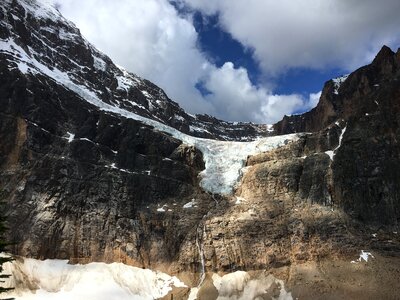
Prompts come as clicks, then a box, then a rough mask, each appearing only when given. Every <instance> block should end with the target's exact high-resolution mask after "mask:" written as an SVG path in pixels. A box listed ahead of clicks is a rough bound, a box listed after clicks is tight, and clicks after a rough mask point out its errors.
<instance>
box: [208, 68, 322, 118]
mask: <svg viewBox="0 0 400 300" xmlns="http://www.w3.org/2000/svg"><path fill="white" fill-rule="evenodd" d="M203 83H204V87H205V88H206V89H207V90H208V91H209V92H210V94H208V95H207V96H205V97H206V99H207V100H209V101H210V102H211V103H213V104H214V107H215V113H216V114H217V115H225V116H227V120H230V121H235V120H244V121H256V122H259V123H274V122H277V121H279V120H280V119H281V118H282V116H283V115H285V114H291V113H293V112H297V111H304V110H308V109H311V108H313V107H314V106H316V105H317V103H318V100H319V97H320V96H321V92H319V93H315V94H314V93H312V94H310V95H309V97H308V98H305V97H303V96H302V95H299V94H292V95H274V94H272V93H271V91H270V90H268V89H266V88H263V87H257V86H254V85H253V84H252V83H251V81H250V79H249V76H248V74H247V71H246V69H244V68H237V69H235V67H234V65H233V64H232V63H230V62H227V63H225V64H224V65H223V66H222V67H221V68H213V69H212V70H211V71H210V72H209V74H208V77H207V78H206V80H205V81H204V82H203Z"/></svg>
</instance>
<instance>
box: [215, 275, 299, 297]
mask: <svg viewBox="0 0 400 300" xmlns="http://www.w3.org/2000/svg"><path fill="white" fill-rule="evenodd" d="M212 280H213V284H214V286H215V288H216V289H217V291H218V298H217V300H227V299H237V300H247V299H261V298H263V295H265V293H266V292H268V290H269V289H270V288H271V287H272V286H273V284H275V285H276V286H277V287H279V295H277V296H276V297H275V298H273V299H276V300H293V297H292V295H291V293H288V292H287V291H286V290H285V285H284V282H283V280H280V279H277V278H275V277H274V276H273V275H271V274H270V275H268V276H267V277H262V278H258V279H251V278H250V275H249V274H248V273H247V272H244V271H236V272H234V273H230V274H226V275H224V276H222V277H221V276H219V275H218V274H213V275H212Z"/></svg>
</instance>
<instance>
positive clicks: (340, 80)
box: [332, 74, 350, 95]
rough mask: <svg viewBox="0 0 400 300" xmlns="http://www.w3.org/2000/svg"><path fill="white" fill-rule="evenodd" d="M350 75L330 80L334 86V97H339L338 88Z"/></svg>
mask: <svg viewBox="0 0 400 300" xmlns="http://www.w3.org/2000/svg"><path fill="white" fill-rule="evenodd" d="M349 75H350V74H347V75H343V76H340V77H337V78H334V79H332V81H333V84H334V90H333V93H334V94H336V95H339V88H340V86H341V85H342V83H343V82H345V81H346V79H347V77H349Z"/></svg>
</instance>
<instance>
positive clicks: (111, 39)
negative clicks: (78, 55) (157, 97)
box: [53, 0, 400, 123]
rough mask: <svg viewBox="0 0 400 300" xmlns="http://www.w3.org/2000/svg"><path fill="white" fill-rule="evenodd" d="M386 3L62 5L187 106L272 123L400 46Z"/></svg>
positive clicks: (90, 35) (184, 0)
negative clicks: (327, 84)
mask: <svg viewBox="0 0 400 300" xmlns="http://www.w3.org/2000/svg"><path fill="white" fill-rule="evenodd" d="M53 1H56V0H53ZM383 2H384V3H383ZM383 2H380V1H375V0H374V1H372V0H363V1H356V0H346V1H345V0H324V1H321V0H280V1H274V0H118V1H107V0H86V1H83V2H82V1H79V0H63V1H62V2H61V1H59V8H60V11H61V13H63V14H64V15H65V16H66V17H67V18H69V19H71V20H72V21H73V22H75V24H76V25H77V27H78V28H80V30H81V32H82V33H83V35H84V36H85V37H86V38H87V39H88V40H89V41H90V42H91V43H93V44H94V45H95V46H97V47H98V48H99V49H100V50H102V51H103V52H104V53H106V54H107V55H109V56H110V57H111V58H112V59H113V60H114V61H115V62H116V63H117V64H119V65H121V66H123V67H125V68H126V69H128V70H129V71H131V72H133V73H136V74H138V75H139V76H142V77H144V78H146V79H149V80H151V81H153V82H154V83H156V84H157V85H159V86H160V87H162V88H163V89H164V90H165V91H166V93H167V94H168V96H169V97H170V98H171V99H173V100H175V101H177V102H178V103H179V104H180V105H181V106H182V107H183V108H184V109H186V110H187V111H188V112H190V113H207V114H211V115H214V116H216V117H218V118H221V119H224V120H229V121H253V122H257V123H274V122H276V121H278V120H280V119H281V118H282V117H283V115H284V114H293V113H299V112H302V111H307V110H309V109H311V108H312V107H314V106H315V105H316V103H317V101H318V98H319V95H320V94H319V93H320V91H321V89H322V87H323V84H324V82H325V81H327V80H329V79H330V78H334V77H337V76H339V75H342V74H346V73H349V72H351V71H353V70H354V69H356V68H358V67H360V66H362V65H365V64H367V63H369V62H371V60H372V59H373V58H374V56H375V55H376V53H377V52H378V51H379V49H380V48H381V47H382V45H384V44H386V45H388V46H390V47H392V49H393V50H396V49H397V48H398V47H399V46H400V31H399V30H398V28H400V18H399V17H398V12H399V11H400V1H398V0H385V1H383ZM76 7H79V9H76Z"/></svg>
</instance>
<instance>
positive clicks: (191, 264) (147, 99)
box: [0, 0, 400, 299]
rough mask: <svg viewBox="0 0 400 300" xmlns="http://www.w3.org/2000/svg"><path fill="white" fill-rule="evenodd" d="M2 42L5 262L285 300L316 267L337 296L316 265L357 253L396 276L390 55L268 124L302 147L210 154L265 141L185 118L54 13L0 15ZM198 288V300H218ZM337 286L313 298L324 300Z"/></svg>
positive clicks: (398, 60) (0, 171) (399, 90)
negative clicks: (43, 263)
mask: <svg viewBox="0 0 400 300" xmlns="http://www.w3.org/2000/svg"><path fill="white" fill-rule="evenodd" d="M0 39H1V40H0V139H1V141H2V142H1V143H0V187H1V189H2V195H3V197H4V198H5V199H6V200H7V203H8V211H7V214H8V220H9V226H10V227H11V234H10V238H11V241H12V242H13V243H14V246H13V249H12V250H13V253H14V254H17V255H21V256H27V257H35V258H41V259H43V258H63V259H68V260H70V262H72V263H87V262H91V261H104V262H115V261H118V262H124V263H126V264H129V265H134V266H140V267H146V268H157V269H161V270H164V271H168V272H170V273H174V274H181V275H182V276H183V277H182V278H186V280H187V282H188V284H190V285H192V286H195V285H197V284H198V283H199V275H205V274H206V273H207V272H218V271H220V272H232V271H236V270H246V271H249V270H252V271H254V272H259V271H260V270H268V272H272V273H274V274H275V275H276V276H277V277H279V278H282V279H284V280H285V281H286V282H287V283H289V284H290V288H292V289H293V291H296V289H297V292H296V293H298V294H294V295H300V294H301V292H302V291H308V290H307V287H306V286H305V285H304V283H298V281H297V279H298V277H299V278H306V277H307V276H309V273H307V270H306V269H304V266H306V265H305V264H307V263H309V264H318V263H319V262H321V261H324V264H322V265H318V268H319V269H318V272H317V271H315V272H316V273H315V274H317V275H315V276H319V277H318V278H321V277H323V276H328V275H326V274H330V275H329V276H331V275H332V274H333V275H332V276H331V277H330V278H336V279H329V280H331V281H332V280H337V282H339V281H340V280H341V279H338V278H337V277H335V276H336V275H335V274H336V273H335V272H334V270H333V271H332V268H328V267H327V266H326V265H325V262H326V261H330V260H336V261H340V262H341V263H342V262H343V260H349V261H350V260H351V259H353V258H354V255H357V254H358V252H359V251H360V249H370V250H371V251H375V252H376V253H378V255H381V256H382V255H383V256H385V257H386V258H387V259H386V260H385V265H390V264H391V263H393V262H394V265H395V266H398V265H399V264H398V258H396V257H395V258H393V256H395V255H396V253H399V249H400V239H399V237H398V235H397V234H396V233H395V232H397V231H398V227H399V220H400V182H399V180H398V178H400V148H399V143H398V141H399V139H400V132H399V124H400V119H399V118H400V117H399V112H400V85H399V76H400V71H399V69H400V51H398V52H397V53H393V52H392V51H391V50H390V49H388V48H387V47H384V48H383V49H382V50H381V52H380V53H379V54H378V55H377V57H376V58H375V60H374V61H373V62H372V64H371V65H368V66H365V67H363V68H361V69H359V70H357V71H355V72H354V73H352V74H350V75H349V76H348V77H347V78H346V79H345V78H342V79H337V80H333V81H329V82H327V83H326V85H325V87H324V90H323V93H322V96H321V99H320V102H319V104H318V106H317V107H316V108H315V109H313V110H312V111H310V112H308V113H305V114H303V115H299V116H292V117H285V118H284V119H283V120H282V121H281V122H278V123H277V124H275V125H274V134H278V135H280V134H287V133H293V132H296V133H299V132H307V133H301V134H299V135H291V136H276V137H269V138H266V139H264V140H260V142H252V143H251V142H247V143H237V142H236V143H234V142H222V141H216V140H218V139H219V140H230V141H233V140H236V141H242V140H243V141H244V140H251V139H253V138H255V137H260V136H267V135H272V133H271V132H269V131H268V130H267V127H266V126H261V125H253V124H236V125H234V124H231V123H227V122H223V121H219V120H217V119H215V118H212V117H210V116H191V115H188V114H187V113H185V112H184V111H183V110H182V109H181V108H180V107H179V106H178V105H177V104H176V103H174V102H172V101H171V100H170V99H169V98H168V97H167V96H166V95H165V93H164V92H163V91H162V90H161V89H160V88H158V87H156V86H155V85H153V84H152V83H150V82H148V81H146V80H143V79H141V78H139V77H137V76H135V75H133V74H130V73H128V72H127V71H125V70H123V69H122V68H119V67H116V66H115V65H114V64H113V63H112V61H111V60H110V59H109V58H108V57H107V56H105V55H104V54H102V53H100V52H99V51H97V50H96V49H95V48H94V47H93V46H92V45H90V44H89V43H88V42H87V41H86V40H84V38H83V37H82V36H81V35H80V33H79V30H78V29H77V28H76V27H75V26H74V25H73V24H71V23H70V22H68V21H67V20H65V19H64V18H63V17H62V16H61V15H60V14H59V13H58V12H57V11H56V10H55V9H54V8H51V7H47V6H43V4H41V3H40V2H36V1H28V0H18V1H11V0H6V1H3V2H2V3H1V4H0ZM185 133H186V134H189V135H186V134H185ZM199 137H208V138H212V139H214V140H205V139H199ZM263 143H264V144H263ZM278 146H279V147H278ZM228 150H229V151H228ZM267 150H268V151H267ZM247 155H248V156H247ZM224 162H225V164H232V166H233V167H232V166H225V165H224ZM242 163H243V165H242ZM242 167H244V168H242ZM232 174H233V175H232ZM220 175H221V176H220ZM207 176H208V181H207V183H206V184H205V183H204V178H206V177H207ZM210 176H211V177H210ZM232 176H233V177H232ZM218 177H222V178H224V179H226V178H227V179H226V180H225V181H224V180H221V181H219V178H218ZM225 177H226V178H225ZM210 178H211V181H210ZM232 178H233V179H232ZM206 179H207V178H206ZM213 180H214V181H215V182H213ZM235 180H238V182H237V184H236V185H235V186H234V188H233V189H231V188H224V187H223V186H221V185H223V184H225V183H226V182H229V184H232V182H234V181H235ZM222 191H223V192H222ZM388 257H389V258H388ZM313 266H314V265H313ZM322 267H323V268H322ZM376 268H377V269H374V270H375V271H381V270H380V269H379V267H376ZM396 268H397V267H395V268H394V269H393V270H392V271H393V273H390V272H392V271H390V272H389V271H387V272H389V274H390V276H392V277H391V278H396V277H395V276H394V275H393V274H396V272H398V270H399V268H397V269H396ZM313 270H314V269H313ZM307 274H308V275H307ZM321 274H325V275H321ZM264 275H265V276H264ZM264 275H262V276H264V277H265V278H266V277H267V276H266V274H264ZM257 276H258V275H257ZM329 276H328V277H329ZM397 276H398V273H397ZM264 277H263V278H264ZM265 278H264V279H265ZM296 278H297V279H296ZM307 278H308V277H307ZM264 279H263V280H264ZM207 280H209V278H208V277H207V276H206V280H205V281H204V286H203V290H200V294H199V295H204V296H203V297H204V299H214V298H216V297H215V295H218V292H216V290H215V288H213V287H212V286H210V284H209V281H207ZM313 280H315V279H313ZM357 280H360V281H362V278H360V279H357ZM337 282H336V281H335V282H334V284H333V283H332V282H328V283H326V285H325V283H324V284H322V283H321V282H319V283H315V284H316V285H318V284H319V286H321V288H323V289H325V291H327V292H326V293H331V294H330V295H334V290H335V288H332V284H333V286H334V287H335V286H339V284H338V283H337ZM391 282H392V281H385V280H383V279H382V284H383V285H385V284H386V285H389V286H390V283H391ZM335 284H336V285H335ZM329 285H330V287H328V286H329ZM299 287H301V288H299ZM346 288H349V287H346ZM349 290H350V288H349ZM368 291H369V290H367V294H368ZM236 292H237V293H239V292H240V291H236ZM236 292H235V293H236ZM269 292H271V291H269ZM269 292H268V293H269ZM359 292H360V293H361V294H358V295H364V294H362V288H360V291H359ZM265 293H267V292H265ZM261 294H262V293H261ZM261 294H260V295H261ZM323 294H324V293H322V292H321V293H318V292H316V294H312V293H311V292H310V293H309V294H306V295H319V296H321V295H323ZM175 295H176V294H175ZM178 295H181V296H182V297H183V298H185V297H187V290H184V291H180V292H178ZM210 295H213V296H212V297H211V296H210ZM262 295H264V294H262ZM265 295H266V294H265ZM265 295H264V296H265ZM301 295H302V294H301ZM348 295H350V294H348ZM371 295H377V294H371ZM275 296H276V295H275ZM265 297H267V296H265ZM321 297H322V296H321ZM332 297H333V296H332ZM270 298H271V297H270ZM268 299H269V298H268Z"/></svg>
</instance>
